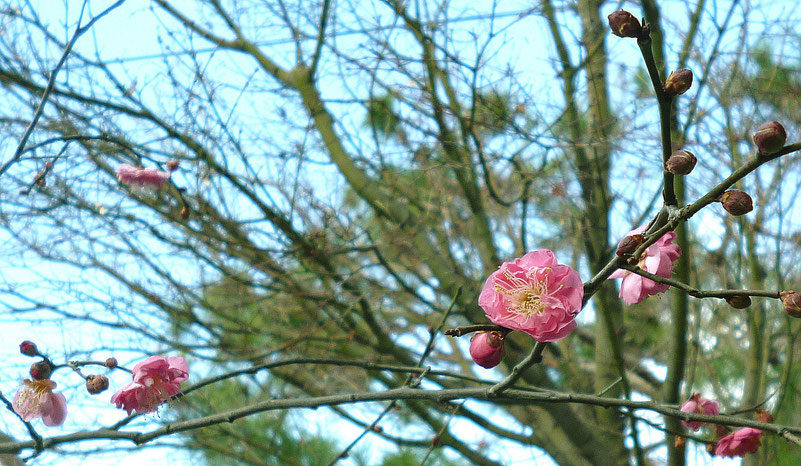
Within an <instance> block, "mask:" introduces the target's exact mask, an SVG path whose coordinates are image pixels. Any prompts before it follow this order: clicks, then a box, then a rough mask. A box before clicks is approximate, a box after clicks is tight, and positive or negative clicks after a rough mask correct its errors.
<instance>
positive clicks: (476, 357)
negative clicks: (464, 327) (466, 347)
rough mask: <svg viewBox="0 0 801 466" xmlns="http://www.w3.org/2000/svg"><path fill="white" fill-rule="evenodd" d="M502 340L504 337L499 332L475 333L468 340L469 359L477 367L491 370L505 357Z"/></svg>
mask: <svg viewBox="0 0 801 466" xmlns="http://www.w3.org/2000/svg"><path fill="white" fill-rule="evenodd" d="M503 340H504V335H503V333H501V332H495V331H491V332H477V333H476V334H475V335H473V338H471V339H470V357H471V358H473V361H475V363H476V364H478V365H479V366H481V367H483V368H485V369H492V368H493V367H495V366H497V365H498V364H500V363H501V360H502V359H503V357H504V356H505V355H506V350H505V349H504V347H503Z"/></svg>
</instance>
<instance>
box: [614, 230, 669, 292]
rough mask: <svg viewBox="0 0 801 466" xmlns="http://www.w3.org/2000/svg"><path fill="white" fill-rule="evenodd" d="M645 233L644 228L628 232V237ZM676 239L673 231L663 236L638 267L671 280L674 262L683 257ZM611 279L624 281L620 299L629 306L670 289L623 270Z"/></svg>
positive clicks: (641, 258) (619, 270) (642, 258)
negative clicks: (674, 242) (675, 241)
mask: <svg viewBox="0 0 801 466" xmlns="http://www.w3.org/2000/svg"><path fill="white" fill-rule="evenodd" d="M643 231H645V227H644V226H642V227H640V228H637V229H635V230H632V231H630V232H628V233H627V234H626V236H630V235H637V234H640V233H642V232H643ZM674 239H676V233H674V232H672V231H669V232H667V233H665V234H664V235H662V237H661V238H659V240H658V241H657V242H656V243H654V244H652V245H650V246H648V249H646V250H645V252H644V253H643V255H642V257H640V260H639V262H638V263H637V266H638V267H640V268H641V269H643V270H645V271H646V272H651V273H652V274H655V275H659V276H660V277H665V278H670V276H671V275H672V274H673V262H674V261H675V260H676V259H678V258H679V256H680V255H681V249H679V246H678V245H677V244H673V240H674ZM609 278H610V279H612V278H622V279H623V283H621V284H620V298H621V299H623V302H625V303H626V304H628V305H632V304H637V303H639V302H642V300H644V299H645V298H647V297H648V296H651V295H655V294H659V293H662V292H664V291H667V289H668V288H669V286H668V285H662V284H660V283H656V282H655V281H653V280H651V279H649V278H644V277H641V276H639V275H637V274H634V273H631V272H629V271H628V270H623V269H618V270H616V271H615V273H613V274H612V275H610V276H609Z"/></svg>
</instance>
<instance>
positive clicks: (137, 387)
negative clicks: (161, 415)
mask: <svg viewBox="0 0 801 466" xmlns="http://www.w3.org/2000/svg"><path fill="white" fill-rule="evenodd" d="M187 377H189V366H188V365H187V364H186V361H185V360H184V358H181V357H169V358H165V357H163V356H151V357H149V358H147V359H145V360H144V361H142V362H140V363H139V364H137V365H136V366H134V368H133V382H131V383H129V384H128V385H126V386H124V387H123V388H122V389H121V390H120V391H118V392H117V393H115V394H114V396H112V397H111V402H112V403H114V404H116V405H117V407H118V408H123V409H124V410H125V411H127V412H128V414H131V412H133V411H136V412H137V413H139V414H142V413H150V412H153V411H155V410H156V408H158V406H159V405H160V404H161V403H163V402H165V401H167V400H169V399H170V398H172V397H173V396H175V395H177V394H178V393H180V392H181V382H183V381H184V380H186V379H187Z"/></svg>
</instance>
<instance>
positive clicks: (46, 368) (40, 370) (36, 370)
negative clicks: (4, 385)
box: [28, 360, 53, 380]
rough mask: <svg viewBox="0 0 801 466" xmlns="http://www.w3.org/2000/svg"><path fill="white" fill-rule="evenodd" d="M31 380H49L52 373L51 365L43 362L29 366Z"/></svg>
mask: <svg viewBox="0 0 801 466" xmlns="http://www.w3.org/2000/svg"><path fill="white" fill-rule="evenodd" d="M28 372H29V373H30V374H31V377H32V378H33V380H44V379H47V378H50V374H52V373H53V365H52V364H50V363H49V362H47V361H45V360H41V361H39V362H35V363H33V364H31V369H30V371H28Z"/></svg>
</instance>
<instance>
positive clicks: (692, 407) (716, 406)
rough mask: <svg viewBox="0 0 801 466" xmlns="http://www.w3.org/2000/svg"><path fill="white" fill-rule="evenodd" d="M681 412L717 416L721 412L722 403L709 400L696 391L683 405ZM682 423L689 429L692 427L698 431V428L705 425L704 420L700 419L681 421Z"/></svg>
mask: <svg viewBox="0 0 801 466" xmlns="http://www.w3.org/2000/svg"><path fill="white" fill-rule="evenodd" d="M681 412H683V413H694V414H707V415H710V416H717V415H718V414H720V403H718V402H717V401H712V400H707V399H706V398H701V396H700V395H699V394H698V393H696V394H695V395H693V396H692V397H691V398H690V399H689V400H687V401H685V402H684V404H683V405H681ZM681 423H682V424H684V425H685V426H686V427H687V428H688V429H692V430H694V431H698V429H700V428H701V426H702V425H704V423H703V422H698V421H689V422H688V421H681Z"/></svg>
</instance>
